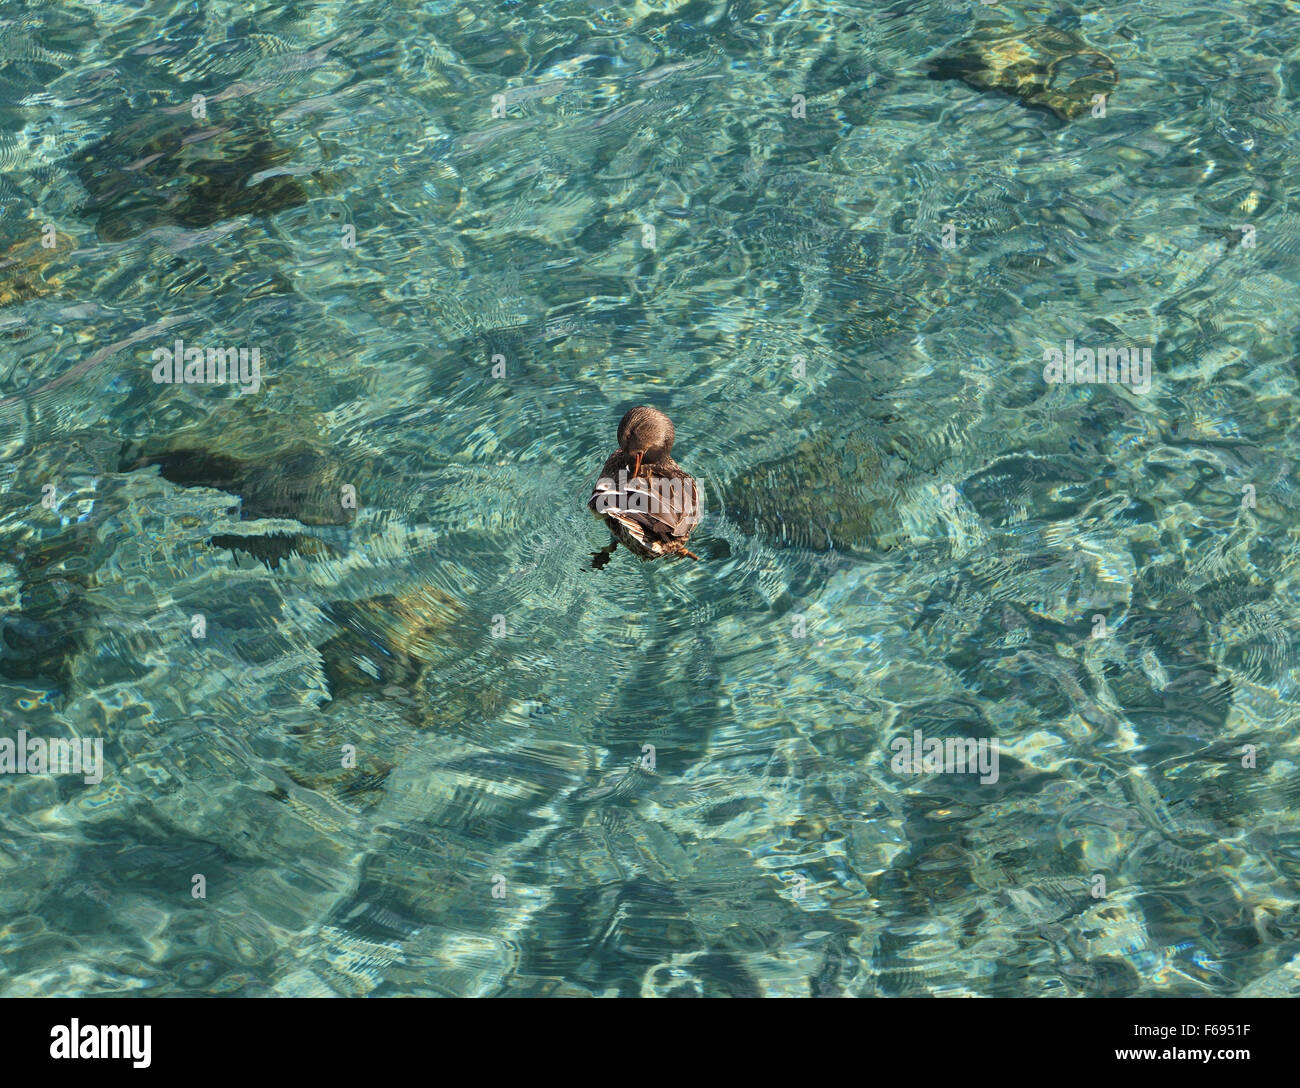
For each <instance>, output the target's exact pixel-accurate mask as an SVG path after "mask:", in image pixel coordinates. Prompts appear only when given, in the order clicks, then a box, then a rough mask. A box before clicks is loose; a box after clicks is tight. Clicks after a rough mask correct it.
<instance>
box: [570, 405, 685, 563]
mask: <svg viewBox="0 0 1300 1088" xmlns="http://www.w3.org/2000/svg"><path fill="white" fill-rule="evenodd" d="M675 437H676V436H675V432H674V429H673V424H672V421H671V420H670V419H669V418H668V417H667V416H666V415H664V414H663V413H662V412H660V411H658V410H656V409H654V408H648V407H646V406H644V405H642V406H639V407H636V408H633V409H632V410H631V411H630V412H628V413H627V414H626V415H625V416H624V417H623V419H622V422H620V423H619V425H618V443H619V448H618V449H617V450H615V451H614V453H613V454H611V455H610V457H609V459H608V460H607V461H606V462H605V465H604V467H603V468H602V469H601V470H600V478H599V479H598V480H597V481H596V486H595V487H594V488H593V489H592V492H591V498H590V499H589V500H587V508H588V509H589V510H591V512H592V513H593V514H595V515H596V516H597V517H598V518H600V519H602V520H603V521H604V522H605V524H606V525H608V526H609V531H610V533H611V534H612V535H613V537H614V540H615V542H616V543H617V544H622V545H623V546H624V547H626V548H627V549H628V550H629V551H631V552H633V553H634V554H636V555H638V556H640V557H641V558H642V559H660V558H662V557H663V556H667V555H686V556H689V557H690V558H692V559H698V558H699V556H697V555H695V554H694V553H693V552H690V551H688V550H687V548H686V542H687V540H689V539H690V535H691V533H692V532H694V530H695V527H696V526H697V525H699V523H700V515H701V510H700V488H699V484H697V483H696V481H695V478H694V477H693V476H691V474H690V473H689V472H687V471H686V470H685V469H684V468H682V467H681V465H679V464H678V463H677V462H676V461H674V460H673V458H672V448H673V441H674V439H675ZM614 546H615V545H613V544H611V545H610V549H611V550H612V549H613V547H614ZM597 555H598V556H599V555H600V553H597Z"/></svg>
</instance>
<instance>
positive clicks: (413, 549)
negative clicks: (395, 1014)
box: [0, 0, 1300, 996]
mask: <svg viewBox="0 0 1300 1088" xmlns="http://www.w3.org/2000/svg"><path fill="white" fill-rule="evenodd" d="M1044 27H1046V28H1050V29H1051V30H1052V31H1056V32H1058V33H1057V34H1052V33H1048V32H1044V31H1043V30H1042V28H1044ZM1097 54H1100V55H1102V57H1104V61H1102V60H1099V59H1098V56H1097ZM972 57H973V58H975V59H974V60H972V59H971V58H972ZM942 58H949V59H948V60H943V59H942ZM952 58H956V59H952ZM1016 65H1019V67H1017V66H1016ZM999 73H1001V74H999ZM1112 75H1113V77H1114V78H1112ZM932 76H940V77H945V76H946V77H951V78H931V77H932ZM1075 80H1081V81H1082V82H1079V83H1077V84H1076V85H1075V86H1073V87H1071V86H1070V84H1071V83H1072V82H1073V81H1075ZM1045 81H1046V82H1045ZM1098 81H1099V82H1098ZM1000 88H1001V89H1000ZM1008 88H1009V89H1013V90H1016V91H1017V92H1018V93H1019V95H1020V98H1019V100H1018V99H1017V97H1016V96H1015V95H1013V94H1011V93H1007V89H1008ZM1094 94H1100V95H1104V98H1102V99H1100V100H1096V99H1094V98H1093V95H1094ZM1054 95H1055V96H1056V97H1053V96H1054ZM196 96H198V97H196ZM1298 116H1300V4H1297V3H1294V2H1262V0H1249V2H1243V0H1231V2H1229V0H1215V2H1213V3H1205V4H1201V5H1196V6H1193V7H1191V8H1189V7H1188V6H1187V5H1185V4H1183V3H1175V2H1173V0H1159V2H1154V0H1150V2H1145V3H1134V4H1126V5H1100V4H1098V5H1083V6H1076V5H1073V4H1068V3H1043V4H1033V5H1021V4H1012V3H1007V4H1000V5H982V4H977V3H955V4H954V3H948V2H919V3H908V2H896V3H886V4H866V3H859V4H852V3H848V4H841V3H838V2H837V3H835V4H831V5H826V6H818V5H815V4H793V5H788V6H784V7H781V6H777V5H771V6H765V5H763V4H760V3H754V2H747V0H739V2H733V3H729V4H724V3H710V2H699V3H685V4H674V3H670V2H653V3H649V2H647V3H640V4H633V5H626V6H595V5H587V4H581V3H547V4H541V5H530V4H519V3H515V4H504V5H496V4H477V3H425V4H416V3H393V4H390V3H367V2H359V0H350V2H346V3H344V2H339V3H307V4H277V3H271V4H268V5H261V6H253V5H245V4H238V3H219V2H215V0H209V2H202V3H174V2H156V3H151V2H145V0H139V2H135V3H117V2H109V0H106V2H104V3H77V2H69V3H59V4H53V3H18V2H12V0H10V2H0V167H3V175H2V178H0V254H3V256H0V445H2V446H3V451H4V458H3V477H2V478H0V486H2V488H3V491H2V492H0V707H2V708H3V710H2V721H0V740H5V739H7V740H10V741H12V742H14V744H15V749H14V751H15V752H16V751H17V750H18V749H17V745H18V744H19V743H23V744H26V743H28V741H27V740H24V739H23V737H24V736H25V737H26V738H28V740H30V738H31V737H37V738H41V740H42V743H45V744H47V745H48V743H49V742H50V741H53V740H56V739H60V738H64V739H76V740H78V741H79V742H80V741H83V740H84V741H86V742H88V743H89V745H90V748H87V749H86V750H87V751H91V750H93V747H94V744H95V743H96V742H98V743H99V745H100V750H101V751H102V763H103V766H102V780H100V781H91V782H87V781H85V778H87V777H89V778H96V777H98V776H97V775H78V774H70V773H65V774H50V773H44V774H42V773H22V774H20V773H16V770H17V764H16V763H15V764H14V768H13V770H14V772H15V773H4V774H0V951H2V953H3V954H2V955H0V994H4V995H25V994H60V995H85V994H156V995H165V994H190V995H199V994H223V995H267V994H273V995H305V994H320V995H325V994H340V995H375V996H389V995H397V994H443V995H582V994H592V995H624V996H630V995H639V994H645V995H655V994H663V995H666V994H674V995H720V994H733V995H753V994H761V995H796V996H807V995H814V996H833V995H875V994H883V995H922V994H933V995H940V996H949V995H951V996H956V995H1000V996H1007V995H1049V996H1097V995H1107V996H1110V995H1127V994H1139V995H1146V996H1155V995H1182V996H1189V995H1190V996H1196V995H1223V994H1249V995H1274V994H1279V995H1280V994H1292V995H1294V994H1295V993H1297V992H1298V991H1300V959H1297V954H1298V953H1300V912H1298V910H1297V896H1298V894H1300V888H1298V887H1297V880H1298V879H1300V778H1298V777H1297V770H1296V761H1297V758H1298V753H1297V747H1296V740H1295V735H1296V723H1297V719H1298V712H1300V702H1298V700H1300V693H1298V692H1297V682H1298V681H1300V674H1298V673H1297V664H1298V662H1297V654H1296V635H1295V633H1294V632H1295V631H1296V630H1297V625H1298V622H1300V595H1298V592H1297V577H1298V574H1297V572H1298V571H1300V565H1298V563H1300V542H1298V541H1297V534H1296V510H1297V507H1298V506H1300V499H1298V498H1297V484H1298V483H1300V468H1298V467H1297V462H1298V459H1300V442H1298V441H1297V437H1296V417H1295V407H1294V406H1295V404H1296V397H1295V394H1296V385H1297V380H1298V378H1300V371H1298V370H1297V355H1298V353H1300V317H1297V313H1298V310H1297V302H1298V301H1300V297H1298V296H1300V288H1298V287H1297V284H1298V283H1300V182H1298V181H1297V178H1300V170H1298V169H1297V166H1298V165H1300V123H1298V122H1297V117H1298ZM177 340H181V341H182V342H183V344H184V345H185V346H186V347H195V346H197V347H201V348H203V349H204V350H205V353H206V352H207V350H208V349H213V350H215V351H221V352H224V351H225V349H227V348H230V349H235V353H234V354H233V355H231V356H230V359H231V361H232V363H233V361H234V360H235V359H236V358H237V357H238V350H239V349H243V351H244V353H245V361H246V370H245V372H244V375H243V377H244V380H243V381H242V382H234V381H226V382H225V383H218V382H215V381H212V382H209V381H206V380H205V381H198V382H194V381H181V382H176V381H171V382H160V381H155V380H154V378H155V371H156V368H158V366H159V361H160V359H161V360H163V362H164V363H166V354H165V353H166V352H168V351H174V345H175V342H176V341H177ZM1084 349H1088V350H1090V351H1092V352H1094V353H1101V352H1105V353H1106V357H1107V358H1110V359H1111V360H1112V361H1113V360H1115V359H1116V358H1117V357H1118V356H1117V354H1116V353H1117V352H1118V351H1119V349H1123V350H1125V351H1126V352H1128V351H1130V350H1131V351H1132V352H1133V361H1134V369H1133V370H1132V371H1131V372H1130V374H1129V380H1128V381H1127V382H1126V383H1120V382H1118V381H1113V382H1106V383H1096V382H1094V383H1087V382H1079V381H1076V382H1073V383H1069V382H1049V381H1047V380H1046V378H1045V368H1046V367H1047V366H1049V364H1050V361H1051V359H1052V355H1051V353H1052V352H1053V351H1055V352H1058V353H1059V355H1060V358H1061V359H1062V360H1064V359H1065V358H1067V357H1069V358H1070V359H1071V362H1072V363H1073V362H1075V361H1076V360H1081V359H1082V358H1083V351H1084ZM1144 351H1145V352H1149V358H1150V360H1151V369H1150V373H1149V375H1148V377H1149V388H1142V387H1143V386H1144V385H1146V384H1147V383H1146V382H1145V381H1139V380H1137V375H1138V373H1139V369H1140V367H1139V363H1140V361H1141V360H1143V359H1144V358H1146V357H1147V356H1146V355H1144ZM160 352H161V353H163V354H162V355H160V354H158V353H160ZM254 352H256V355H255V356H254V354H253V353H254ZM1071 353H1073V354H1071ZM182 356H183V352H182ZM254 357H255V358H256V359H257V361H258V370H257V372H256V373H254V372H253V371H252V370H251V369H250V365H251V362H252V360H253V358H254ZM205 358H206V354H205ZM223 358H224V355H223ZM1080 365H1082V364H1080ZM162 372H163V373H165V374H166V375H167V376H173V377H174V372H173V371H172V370H170V368H169V366H168V365H164V366H162ZM1105 373H1109V372H1105ZM1116 373H1118V371H1116ZM1075 375H1076V376H1078V374H1077V371H1076V372H1075ZM197 376H199V377H206V372H203V373H201V374H199V375H197ZM1111 376H1114V375H1111ZM182 377H184V373H183V371H182ZM635 404H652V405H655V406H657V407H659V408H661V409H663V410H664V411H666V412H668V414H669V415H671V416H672V418H673V420H674V422H675V424H676V430H677V446H676V448H675V450H674V454H675V456H676V458H677V460H678V461H679V462H680V463H681V464H682V466H683V467H684V468H686V469H687V470H688V471H690V472H691V473H693V474H694V475H695V476H697V477H698V479H699V481H700V483H701V485H702V487H703V489H704V493H705V509H706V513H705V519H704V522H703V525H702V526H701V528H700V529H699V530H697V532H696V534H695V536H693V537H692V541H691V547H692V549H693V550H694V551H696V552H697V553H698V554H699V555H700V557H701V561H700V562H698V563H692V562H690V561H689V560H683V561H678V562H659V563H653V564H642V563H639V562H638V561H636V560H635V559H634V558H633V557H632V556H630V555H629V554H628V553H626V552H623V551H620V552H619V553H617V554H616V555H615V557H614V559H613V560H612V561H611V562H610V563H609V565H608V566H605V567H604V568H603V569H601V570H592V569H590V565H591V559H590V554H591V553H592V552H593V551H595V550H596V549H598V548H600V547H601V546H602V545H603V544H604V543H605V541H606V539H607V533H606V532H605V531H604V529H603V528H602V527H601V526H600V525H599V524H598V523H597V522H596V521H595V520H594V519H593V518H591V517H590V515H589V514H588V513H587V511H586V509H585V502H586V499H587V496H588V494H589V492H590V488H591V485H592V482H593V480H594V478H595V475H596V472H597V470H598V469H599V468H600V466H601V464H602V463H603V462H604V460H605V458H606V457H607V456H608V455H609V454H610V452H611V451H612V450H613V448H614V445H615V441H614V430H615V426H616V424H617V421H618V419H619V417H620V416H621V415H622V413H623V412H624V411H625V410H626V409H627V408H628V407H630V406H632V405H635ZM20 731H21V733H22V735H23V736H20ZM917 731H920V735H921V737H920V739H918V743H923V741H924V740H925V739H930V740H934V739H938V740H940V741H944V742H949V749H952V748H954V747H956V746H957V745H965V744H966V743H967V742H969V743H970V744H971V745H972V746H973V747H972V750H974V749H975V748H978V750H979V751H981V752H983V753H986V754H987V753H988V752H989V751H991V750H994V749H993V746H994V744H996V749H995V751H996V754H997V757H998V762H997V771H996V774H995V775H990V774H983V775H980V774H975V773H971V772H970V771H969V770H965V771H963V770H962V769H960V768H956V767H953V766H951V765H949V764H940V765H939V767H930V768H928V769H927V767H926V765H924V764H922V766H921V767H920V768H917V769H912V770H909V769H908V768H906V767H904V768H903V769H901V770H900V769H899V767H898V763H897V758H896V757H897V752H898V745H899V744H900V743H904V742H905V743H908V744H909V745H910V743H911V742H912V740H913V738H916V736H917ZM3 758H4V755H3V744H0V770H3V769H4V767H3ZM939 768H942V770H940V769H939Z"/></svg>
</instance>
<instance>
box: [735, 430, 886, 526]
mask: <svg viewBox="0 0 1300 1088" xmlns="http://www.w3.org/2000/svg"><path fill="white" fill-rule="evenodd" d="M722 493H723V495H724V496H725V498H726V512H727V514H728V515H729V516H730V517H732V518H734V519H735V520H736V521H737V522H738V523H739V525H740V527H741V529H742V530H743V531H744V532H746V533H755V532H757V533H761V534H763V535H764V536H766V537H767V538H768V541H769V542H770V543H771V544H773V545H775V546H777V547H800V548H810V549H812V550H814V551H829V550H832V549H833V550H835V551H858V550H863V549H867V548H871V547H875V546H878V545H879V544H880V543H881V541H882V537H883V536H884V535H885V534H886V533H887V532H888V531H889V530H890V529H891V527H892V526H893V525H894V524H895V522H896V519H895V518H892V517H891V516H890V514H891V511H892V510H893V509H894V506H895V505H896V503H897V495H898V491H897V487H896V483H895V481H894V480H893V478H892V476H891V473H890V472H889V470H888V465H887V463H886V460H885V458H884V456H883V455H882V453H881V451H880V450H879V449H877V448H876V446H875V445H874V444H872V443H871V442H869V441H868V440H866V439H863V438H860V437H858V436H856V435H850V436H848V437H847V438H844V439H838V438H835V437H833V436H832V435H829V434H827V433H825V432H823V433H819V434H816V435H814V436H813V437H812V438H809V439H807V440H805V441H803V442H801V443H800V444H799V445H797V446H796V447H795V448H794V449H793V450H791V452H790V453H788V454H786V455H784V456H782V457H779V458H776V459H774V460H771V461H766V462H764V463H762V464H759V465H755V466H754V467H753V468H752V469H750V470H748V471H747V472H745V473H744V474H742V475H740V476H737V477H735V478H733V479H730V480H728V481H726V482H725V484H724V485H723V488H722Z"/></svg>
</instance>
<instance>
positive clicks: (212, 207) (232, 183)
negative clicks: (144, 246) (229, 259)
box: [75, 112, 307, 241]
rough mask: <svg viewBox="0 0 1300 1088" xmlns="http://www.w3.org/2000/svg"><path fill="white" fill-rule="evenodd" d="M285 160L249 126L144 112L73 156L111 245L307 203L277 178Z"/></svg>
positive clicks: (283, 175)
mask: <svg viewBox="0 0 1300 1088" xmlns="http://www.w3.org/2000/svg"><path fill="white" fill-rule="evenodd" d="M291 155H292V152H291V151H290V150H289V149H287V148H281V147H277V146H276V145H275V144H274V143H273V142H272V140H271V137H270V135H269V134H268V133H267V132H266V131H265V130H264V129H262V128H260V127H258V126H256V125H252V124H242V123H240V124H232V123H228V122H227V123H220V124H218V123H209V122H204V121H191V120H190V119H189V118H188V116H187V117H185V119H184V120H181V119H180V118H177V117H172V118H165V119H164V120H162V122H161V123H160V121H159V115H158V114H157V113H156V112H150V113H148V114H147V115H143V116H141V117H140V118H138V119H136V120H135V121H133V122H131V123H130V124H128V125H127V126H125V127H124V128H121V129H118V130H115V131H114V132H113V133H111V134H110V135H109V136H108V137H106V138H105V139H103V140H101V141H99V142H98V143H96V144H93V145H91V146H90V147H88V148H86V149H84V150H83V151H81V152H80V153H79V154H78V155H77V159H76V166H75V169H76V173H77V176H78V177H79V178H80V179H81V182H82V184H83V185H84V186H85V187H86V191H87V192H88V193H89V194H90V202H89V205H88V206H87V208H86V209H85V210H86V211H87V213H89V214H91V215H94V216H96V217H97V219H98V223H97V226H98V231H99V237H100V238H101V239H103V240H104V241H119V240H121V239H123V238H130V237H133V236H134V235H137V234H140V233H141V232H143V231H145V230H148V229H149V228H151V227H155V226H160V225H164V224H174V225H179V226H183V227H190V228H199V227H208V226H211V225H212V224H214V223H219V222H221V221H222V220H223V219H233V218H235V217H236V216H241V215H271V214H273V213H275V212H279V211H283V210H284V209H286V208H295V207H298V206H300V205H303V204H306V203H307V192H306V190H305V189H304V188H303V187H302V185H301V184H300V183H299V182H298V180H297V179H296V178H295V177H293V176H291V175H290V174H288V172H287V171H285V165H286V163H287V162H288V161H289V159H290V157H291Z"/></svg>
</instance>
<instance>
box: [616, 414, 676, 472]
mask: <svg viewBox="0 0 1300 1088" xmlns="http://www.w3.org/2000/svg"><path fill="white" fill-rule="evenodd" d="M675 438H676V432H675V431H674V430H673V421H672V420H671V419H669V418H668V417H667V416H666V415H664V414H663V412H661V411H659V409H657V408H649V407H647V406H646V405H644V404H641V405H638V406H637V407H635V408H633V409H632V410H631V411H629V412H628V413H627V415H625V416H624V417H623V419H622V420H621V421H620V422H619V425H618V448H619V449H621V450H622V451H623V452H624V453H626V454H628V455H629V456H630V457H631V458H632V459H633V461H634V465H633V468H632V475H633V476H636V475H637V474H638V473H640V471H641V462H642V460H644V461H645V462H646V463H647V464H651V465H657V464H659V463H660V462H662V461H666V460H667V459H668V458H669V457H670V456H671V454H672V452H673V440H674V439H675Z"/></svg>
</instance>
